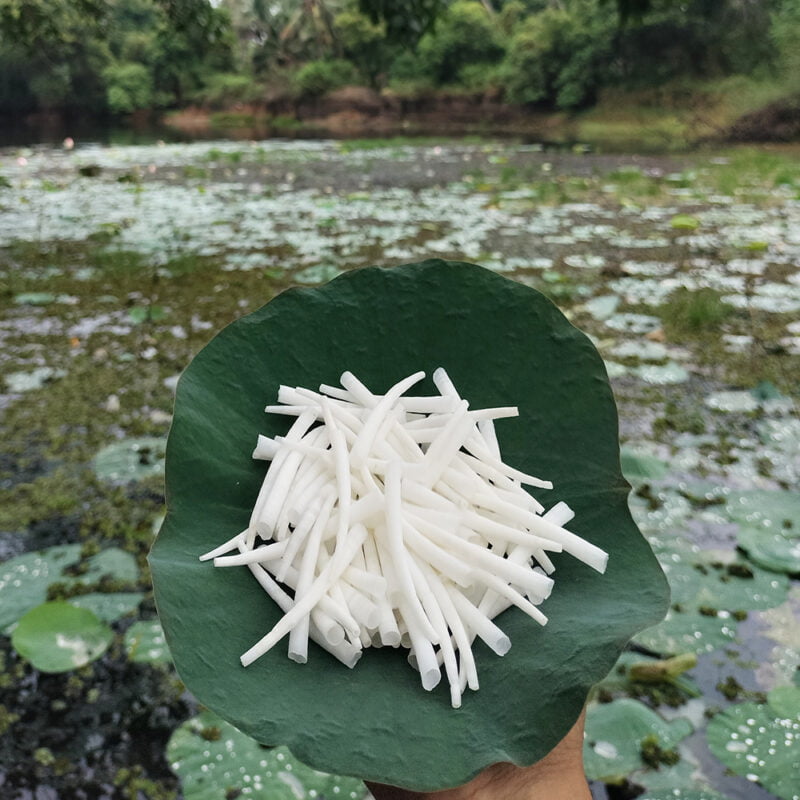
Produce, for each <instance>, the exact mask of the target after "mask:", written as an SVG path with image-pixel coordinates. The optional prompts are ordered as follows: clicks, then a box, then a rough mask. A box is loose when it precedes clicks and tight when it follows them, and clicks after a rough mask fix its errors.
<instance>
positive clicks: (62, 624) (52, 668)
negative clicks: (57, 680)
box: [11, 602, 114, 672]
mask: <svg viewBox="0 0 800 800" xmlns="http://www.w3.org/2000/svg"><path fill="white" fill-rule="evenodd" d="M113 638H114V633H113V631H112V630H111V628H109V627H108V625H106V624H105V623H103V622H101V621H100V620H99V619H98V618H97V617H96V616H95V615H94V614H93V613H92V612H91V611H88V610H87V609H85V608H78V607H77V606H73V605H72V604H71V603H62V602H58V603H43V604H42V605H40V606H36V608H34V609H32V610H31V611H29V612H28V613H27V614H26V615H25V616H24V617H23V618H22V619H21V620H20V621H19V624H18V625H17V627H16V628H14V632H13V633H12V634H11V643H12V644H13V645H14V649H15V650H16V651H17V652H18V653H19V654H20V655H21V656H24V657H25V658H27V659H28V661H30V662H31V664H33V666H34V667H36V669H38V670H41V671H42V672H69V671H70V670H73V669H78V668H79V667H84V666H86V664H89V663H90V662H92V661H94V660H95V659H96V658H99V657H100V656H101V655H103V653H105V651H106V650H107V649H108V646H109V645H110V644H111V640H112V639H113Z"/></svg>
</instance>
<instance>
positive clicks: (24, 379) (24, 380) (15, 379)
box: [5, 367, 66, 394]
mask: <svg viewBox="0 0 800 800" xmlns="http://www.w3.org/2000/svg"><path fill="white" fill-rule="evenodd" d="M64 375H66V372H64V370H61V369H53V368H52V367H36V369H32V370H30V372H9V373H8V374H7V375H6V376H5V381H6V386H8V391H9V392H13V393H14V394H17V393H22V392H32V391H34V390H36V389H41V388H42V386H44V385H45V384H46V383H49V382H50V381H53V380H55V379H56V378H63V377H64Z"/></svg>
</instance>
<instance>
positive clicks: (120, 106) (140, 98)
mask: <svg viewBox="0 0 800 800" xmlns="http://www.w3.org/2000/svg"><path fill="white" fill-rule="evenodd" d="M103 78H104V79H105V81H106V100H107V102H108V107H109V109H110V110H111V111H112V113H114V114H130V113H131V112H132V111H136V109H139V108H149V107H150V105H151V104H152V101H153V77H152V75H151V74H150V71H149V70H148V69H147V67H145V66H144V65H143V64H134V63H131V62H123V63H120V64H114V65H112V66H110V67H107V68H106V69H105V70H104V71H103Z"/></svg>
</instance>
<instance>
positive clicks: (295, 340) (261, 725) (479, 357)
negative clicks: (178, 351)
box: [150, 261, 666, 789]
mask: <svg viewBox="0 0 800 800" xmlns="http://www.w3.org/2000/svg"><path fill="white" fill-rule="evenodd" d="M437 366H444V367H445V368H446V369H447V370H448V372H449V373H450V375H451V376H452V378H453V380H454V382H455V383H456V385H457V386H459V388H460V389H461V390H462V392H463V394H464V396H465V397H468V398H469V399H470V401H471V403H473V405H474V406H475V407H480V406H483V405H495V404H498V403H502V404H503V405H507V404H516V405H518V406H519V408H520V415H521V417H520V419H519V420H514V424H503V425H499V426H498V435H499V438H500V442H501V446H502V448H503V453H504V457H505V458H506V459H507V460H508V462H509V463H511V464H514V465H516V466H519V467H520V468H522V469H529V470H532V471H538V472H539V473H540V474H542V475H546V476H547V477H548V478H550V479H552V480H553V481H554V483H555V485H556V487H557V489H556V490H555V492H554V493H553V502H554V501H555V499H563V500H565V501H566V502H568V503H569V504H570V506H572V507H573V508H574V509H575V512H576V515H577V516H576V522H575V530H576V532H578V533H582V534H583V535H586V536H588V537H589V538H590V539H591V540H592V541H594V542H597V543H598V544H599V545H600V546H603V547H606V548H607V549H608V550H609V551H610V553H611V557H610V562H609V570H608V573H607V574H606V575H605V576H599V575H597V574H596V573H593V572H592V571H591V570H589V569H587V568H585V567H584V566H583V565H581V564H579V563H577V562H575V561H573V560H569V559H561V558H559V559H558V563H557V569H558V575H559V580H560V581H561V583H560V584H557V587H556V589H555V591H554V592H553V595H552V596H551V597H550V598H549V599H548V601H547V603H546V604H545V606H544V609H545V610H546V613H547V614H548V616H549V617H550V622H549V623H548V625H547V626H546V627H545V628H539V627H537V626H535V625H531V624H530V621H529V620H528V618H527V617H525V615H523V614H522V613H517V611H516V610H512V611H510V612H508V613H506V614H504V615H503V616H502V617H501V618H500V619H499V620H498V621H499V624H500V625H501V626H502V627H503V629H504V630H505V631H506V633H507V634H508V635H509V636H510V638H511V641H512V642H513V645H512V648H511V651H510V652H509V653H508V655H506V656H505V657H503V658H498V657H496V656H494V655H493V654H492V653H490V652H488V650H484V649H483V648H481V647H478V648H476V659H477V662H478V671H479V674H480V675H481V689H480V691H478V692H475V693H470V694H469V696H468V697H466V698H465V702H464V705H463V706H462V708H460V709H458V710H455V711H454V709H452V708H451V707H450V698H449V692H448V691H447V688H446V686H444V685H441V686H440V687H438V688H437V689H436V690H435V691H433V692H430V693H426V692H424V691H422V690H421V689H420V687H419V685H418V680H417V676H416V675H415V674H414V673H413V671H412V670H409V669H408V665H407V664H406V663H405V657H404V655H403V654H402V653H400V652H397V651H387V650H386V649H383V650H373V651H372V652H369V651H368V652H367V653H366V654H365V656H364V657H363V658H362V660H361V661H360V662H359V664H358V666H357V667H356V668H355V669H353V670H347V669H346V668H344V667H342V666H341V665H339V664H338V663H337V662H335V661H334V660H333V659H332V658H331V657H330V656H328V655H327V654H325V653H323V652H322V651H321V650H319V649H318V648H316V647H314V648H312V649H311V651H310V657H309V663H307V664H305V665H298V664H295V663H293V662H291V661H289V660H288V659H287V658H286V656H285V650H283V648H281V647H279V648H276V649H275V650H273V651H271V652H270V653H268V654H267V655H266V656H264V657H263V658H261V659H259V660H258V661H257V662H256V663H254V664H253V665H251V666H250V667H248V668H246V669H245V668H242V667H241V665H240V663H239V656H240V654H241V653H242V652H244V651H245V650H246V649H247V648H248V647H249V646H250V645H251V644H252V643H253V642H255V641H257V640H258V639H260V638H261V636H262V635H263V632H264V630H265V628H266V627H268V626H270V625H272V624H274V623H275V622H276V621H277V620H278V619H279V618H280V616H281V614H280V611H279V610H278V609H277V607H276V606H274V604H272V602H271V601H270V600H269V599H268V598H266V597H265V595H264V593H263V591H261V589H260V587H259V586H258V585H257V584H256V582H255V581H253V580H252V576H251V575H250V574H249V573H247V574H245V572H246V571H233V570H228V571H221V570H214V569H211V568H209V565H208V564H203V563H201V562H199V561H198V559H197V557H198V556H199V555H200V554H201V553H203V552H205V551H207V550H209V549H211V548H212V547H214V546H216V545H217V544H219V542H220V541H222V540H224V539H225V538H228V537H230V536H231V535H233V534H234V533H236V532H238V531H239V530H241V529H242V528H243V527H244V526H245V525H246V524H247V520H248V519H249V516H250V512H251V507H252V503H253V501H254V499H255V497H256V495H257V493H258V489H259V486H260V483H261V480H262V478H263V472H264V467H263V465H260V464H256V463H253V461H252V460H251V458H250V454H251V453H252V449H253V442H254V437H255V435H256V434H257V433H263V434H276V433H282V432H284V431H285V430H286V427H287V426H286V421H285V420H283V419H274V418H269V417H267V416H265V415H264V413H263V407H264V405H265V404H266V403H267V402H271V401H272V399H273V398H275V397H276V395H277V389H278V385H279V384H280V383H288V384H292V385H302V386H314V385H318V384H319V383H320V382H328V383H333V382H335V381H337V380H338V378H339V375H340V374H341V372H342V371H343V370H345V369H350V370H352V371H353V372H354V373H355V374H357V375H359V377H360V378H361V379H362V380H364V382H365V383H366V384H367V385H368V386H370V387H371V388H373V389H374V390H375V391H385V390H386V389H387V388H388V386H389V385H391V383H393V382H394V381H396V380H397V379H399V378H401V377H403V376H405V375H408V374H410V373H411V372H414V371H416V370H419V369H423V370H426V372H427V373H428V374H430V373H431V371H432V370H433V369H435V368H436V367H437ZM421 388H422V391H432V390H433V386H432V384H431V383H427V384H424V385H422V387H421ZM578 454H580V456H578ZM577 457H579V460H580V469H576V458H577ZM167 476H168V487H167V497H168V514H167V518H166V521H165V523H164V526H163V527H162V529H161V531H160V533H159V535H158V538H157V541H156V544H155V546H154V549H153V552H152V553H151V559H150V560H151V567H152V571H153V578H154V585H155V591H156V601H157V604H158V609H159V613H160V614H161V619H162V624H163V625H164V629H165V632H166V635H167V641H168V643H169V645H170V648H171V650H172V655H173V658H174V661H175V665H176V667H177V669H178V672H179V674H180V675H181V678H182V680H183V681H184V682H185V683H186V685H187V687H188V688H189V689H190V690H191V691H192V692H193V693H194V694H195V696H196V697H197V698H198V699H199V700H200V702H202V703H203V704H204V705H206V706H208V707H210V708H211V709H213V710H214V711H216V712H217V713H219V714H220V715H222V716H223V717H225V718H226V719H228V720H230V721H231V722H232V723H234V724H235V725H236V726H237V727H238V728H240V729H241V730H243V731H246V732H247V733H248V734H250V735H253V736H254V737H255V738H257V739H258V740H259V741H262V742H265V743H271V744H276V743H285V744H287V745H288V746H290V747H291V748H292V751H293V752H294V753H296V754H297V756H298V757H300V758H302V759H303V760H304V761H305V762H306V763H309V764H312V765H314V766H315V767H317V768H319V769H324V770H327V771H331V772H338V773H343V774H352V775H358V776H361V777H366V778H369V779H373V780H379V781H383V782H388V783H393V784H401V785H406V786H409V787H410V788H415V789H435V788H442V787H444V786H448V785H455V784H458V783H463V782H465V781H466V780H467V779H469V778H470V777H471V776H472V775H474V774H475V773H477V772H478V771H479V770H481V769H482V768H483V767H484V766H486V765H487V764H489V763H493V762H496V761H512V762H515V763H519V764H529V763H532V762H534V761H536V760H538V759H539V758H541V757H542V756H544V755H545V754H546V753H547V752H548V751H549V750H550V749H551V748H552V747H553V746H554V745H555V744H556V743H557V741H558V740H559V739H560V738H561V737H562V736H563V735H564V734H565V733H566V732H567V730H568V729H569V728H570V727H571V726H572V724H573V723H574V721H575V719H577V717H578V715H579V713H580V711H581V708H582V705H583V702H584V700H585V697H586V694H587V692H588V690H589V687H590V686H591V685H592V684H593V683H595V682H596V681H597V680H599V679H600V678H602V677H603V675H605V674H606V673H607V672H608V670H609V668H610V667H611V665H612V664H613V663H614V661H615V659H616V657H617V655H618V654H619V651H620V650H621V649H622V646H623V644H624V643H625V641H626V640H627V639H628V638H629V636H630V635H631V634H632V633H633V632H635V631H636V630H637V629H640V628H641V627H643V626H645V625H647V624H648V623H649V622H653V621H655V620H658V619H659V618H660V617H661V615H662V614H663V612H664V609H665V605H666V592H665V582H664V579H663V576H662V574H661V571H660V569H659V568H658V567H657V563H656V562H655V559H654V558H653V555H652V552H651V550H650V548H649V546H648V545H647V543H646V542H645V541H644V539H643V538H642V536H641V535H640V534H639V532H638V530H637V529H636V527H635V525H634V524H633V522H632V520H631V518H630V514H629V511H628V509H627V503H626V495H627V491H628V487H627V484H625V482H624V481H623V479H622V477H621V475H620V473H619V448H618V441H617V420H616V411H615V408H614V403H613V399H612V395H611V391H610V388H609V386H608V383H607V381H606V377H605V370H604V367H603V364H602V361H601V359H600V357H599V356H598V354H597V352H596V350H595V349H594V347H593V345H592V344H591V342H590V341H589V340H588V339H587V338H586V337H585V336H584V335H583V334H581V333H580V332H579V331H577V330H576V329H575V328H573V327H572V326H571V325H570V324H569V323H568V322H567V321H566V320H565V318H564V317H563V316H562V315H561V314H560V312H559V311H558V310H557V309H556V308H555V306H553V305H552V304H551V303H550V301H548V300H547V299H546V298H545V297H544V296H543V295H541V294H539V293H538V292H535V291H534V290H532V289H529V288H527V287H524V286H522V285H520V284H518V283H515V282H513V281H509V280H507V279H505V278H502V277H500V276H497V275H495V274H493V273H491V272H488V271H486V270H483V269H480V268H479V267H475V266H474V265H467V264H455V263H447V262H441V261H430V262H425V263H423V264H418V265H411V266H407V267H402V268H395V269H365V270H359V271H357V272H352V273H347V274H345V275H343V276H341V277H340V278H338V279H336V280H335V281H333V282H332V283H330V284H328V285H327V286H325V287H323V288H321V289H316V290H308V289H303V290H290V291H288V292H285V293H283V294H282V295H279V296H278V297H277V298H276V299H275V300H273V301H272V302H271V303H269V304H268V305H267V306H265V307H264V308H262V309H261V310H259V311H257V312H255V313H254V314H251V315H250V316H248V317H244V318H242V319H241V320H240V321H238V322H236V323H233V324H232V325H230V326H229V327H228V328H226V329H225V330H224V331H223V332H222V333H220V334H219V335H218V336H217V337H216V338H215V339H213V340H212V342H211V343H210V344H209V345H208V346H207V347H206V348H205V349H204V350H203V351H202V352H201V353H200V354H199V355H198V356H197V357H196V358H195V360H194V361H193V362H192V364H191V365H190V366H189V367H188V368H187V370H186V371H185V372H184V374H183V376H182V377H181V380H180V382H179V385H178V390H177V398H176V410H175V418H174V422H173V427H172V432H171V434H170V442H169V446H168V467H167ZM556 495H557V498H556ZM543 499H545V498H543ZM547 500H548V501H549V498H548V499H547ZM578 520H580V522H578ZM220 572H224V574H219V573H220ZM200 587H202V593H203V604H202V608H198V603H197V596H198V592H199V591H201V589H200ZM243 607H247V608H250V609H251V610H252V613H248V614H241V613H238V612H237V611H236V609H241V608H243ZM589 608H591V612H590V613H587V609H589ZM203 609H214V611H213V613H207V612H204V611H203ZM509 685H514V686H515V692H514V695H513V697H512V696H511V695H510V694H509V692H508V686H509ZM354 697H357V698H358V702H354V701H353V699H354ZM534 707H535V708H536V709H537V724H535V725H531V724H530V709H531V708H534ZM421 719H424V720H425V725H424V728H422V727H421V726H420V720H421Z"/></svg>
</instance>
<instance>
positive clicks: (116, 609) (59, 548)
mask: <svg viewBox="0 0 800 800" xmlns="http://www.w3.org/2000/svg"><path fill="white" fill-rule="evenodd" d="M80 554H81V546H80V545H79V544H63V545H55V546H54V547H49V548H47V549H46V550H42V551H39V552H36V553H24V554H23V555H21V556H17V557H16V558H12V559H10V560H9V561H6V562H5V564H3V565H2V566H0V630H3V629H4V628H7V627H8V626H9V625H12V624H13V623H15V622H16V621H17V620H18V619H19V618H20V617H21V616H22V615H23V614H25V613H26V612H27V611H30V610H31V609H32V608H35V607H36V606H38V605H40V604H41V603H44V602H45V600H46V599H47V590H48V588H49V587H50V585H51V584H54V583H63V584H66V585H67V586H74V585H75V584H78V583H83V584H92V583H97V582H98V581H99V580H101V579H102V578H111V579H113V580H116V581H124V582H133V581H135V580H137V579H138V577H139V568H138V566H137V565H136V559H135V558H134V557H133V556H132V555H131V554H130V553H127V552H125V551H124V550H121V549H120V548H118V547H109V548H108V549H107V550H102V551H101V552H99V553H97V554H96V555H94V556H92V557H91V558H89V559H87V560H86V561H85V562H84V568H83V570H81V571H79V570H75V569H72V568H74V567H75V566H76V565H78V564H79V562H80ZM141 598H142V595H141V593H138V592H122V593H116V592H115V593H105V592H103V593H100V592H97V593H92V594H87V595H80V596H78V597H76V598H71V599H70V602H71V603H72V604H73V605H76V606H80V607H84V608H89V609H90V610H91V611H93V612H94V613H96V614H97V615H98V616H99V617H100V618H101V619H103V620H105V621H107V622H112V621H113V620H115V619H119V617H120V616H122V615H123V614H125V613H127V612H128V611H129V610H132V609H133V608H135V607H136V606H137V605H138V604H139V603H140V602H141Z"/></svg>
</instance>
